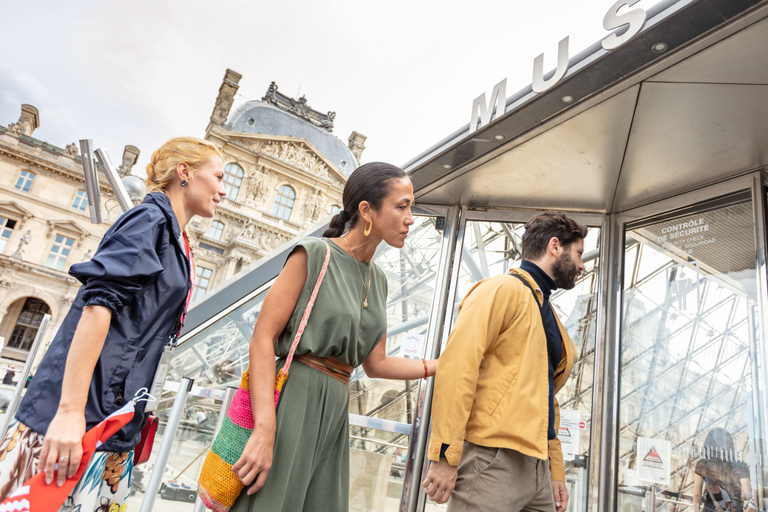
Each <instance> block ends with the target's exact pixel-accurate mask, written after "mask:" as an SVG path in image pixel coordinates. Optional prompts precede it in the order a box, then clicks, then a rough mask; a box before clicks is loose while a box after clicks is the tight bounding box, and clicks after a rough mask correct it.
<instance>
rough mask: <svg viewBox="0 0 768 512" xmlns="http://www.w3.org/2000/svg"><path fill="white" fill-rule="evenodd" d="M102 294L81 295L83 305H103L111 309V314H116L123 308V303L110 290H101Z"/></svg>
mask: <svg viewBox="0 0 768 512" xmlns="http://www.w3.org/2000/svg"><path fill="white" fill-rule="evenodd" d="M102 293H103V295H102V294H90V296H89V294H85V295H84V296H83V302H84V303H85V304H84V306H104V307H105V308H109V309H111V310H112V314H114V315H116V314H118V313H120V311H121V310H122V309H123V303H122V302H120V299H118V298H117V295H115V294H114V293H112V292H109V291H107V292H102Z"/></svg>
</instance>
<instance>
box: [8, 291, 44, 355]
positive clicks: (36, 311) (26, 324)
mask: <svg viewBox="0 0 768 512" xmlns="http://www.w3.org/2000/svg"><path fill="white" fill-rule="evenodd" d="M48 312H50V308H49V307H48V305H47V304H46V303H45V302H43V301H41V300H39V299H33V298H32V297H28V298H27V299H26V301H24V307H23V308H22V309H21V313H19V318H18V319H17V320H16V325H15V326H14V327H13V333H12V334H11V339H10V340H9V341H8V347H10V348H15V349H18V350H26V351H29V349H30V348H32V342H34V341H35V336H37V331H38V329H39V328H40V323H41V322H42V321H43V316H44V315H45V314H47V313H48Z"/></svg>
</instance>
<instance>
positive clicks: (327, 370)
mask: <svg viewBox="0 0 768 512" xmlns="http://www.w3.org/2000/svg"><path fill="white" fill-rule="evenodd" d="M293 360H294V361H300V362H302V363H304V364H305V365H307V366H311V367H312V368H314V369H315V370H318V371H321V372H323V373H324V374H326V375H330V376H331V377H333V378H334V379H336V380H338V381H339V382H343V383H344V384H349V379H350V378H351V377H352V371H353V370H354V368H353V367H351V366H350V365H348V364H346V363H342V362H341V361H339V360H338V359H334V358H333V357H323V358H320V357H315V356H313V355H312V354H302V355H300V356H294V358H293Z"/></svg>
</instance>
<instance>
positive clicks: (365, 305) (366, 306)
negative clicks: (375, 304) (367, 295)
mask: <svg viewBox="0 0 768 512" xmlns="http://www.w3.org/2000/svg"><path fill="white" fill-rule="evenodd" d="M363 308H364V309H368V299H365V300H363Z"/></svg>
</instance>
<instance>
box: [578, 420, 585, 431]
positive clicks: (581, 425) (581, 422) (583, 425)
mask: <svg viewBox="0 0 768 512" xmlns="http://www.w3.org/2000/svg"><path fill="white" fill-rule="evenodd" d="M579 428H580V429H581V430H586V429H587V424H586V423H584V422H583V421H580V422H579Z"/></svg>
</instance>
